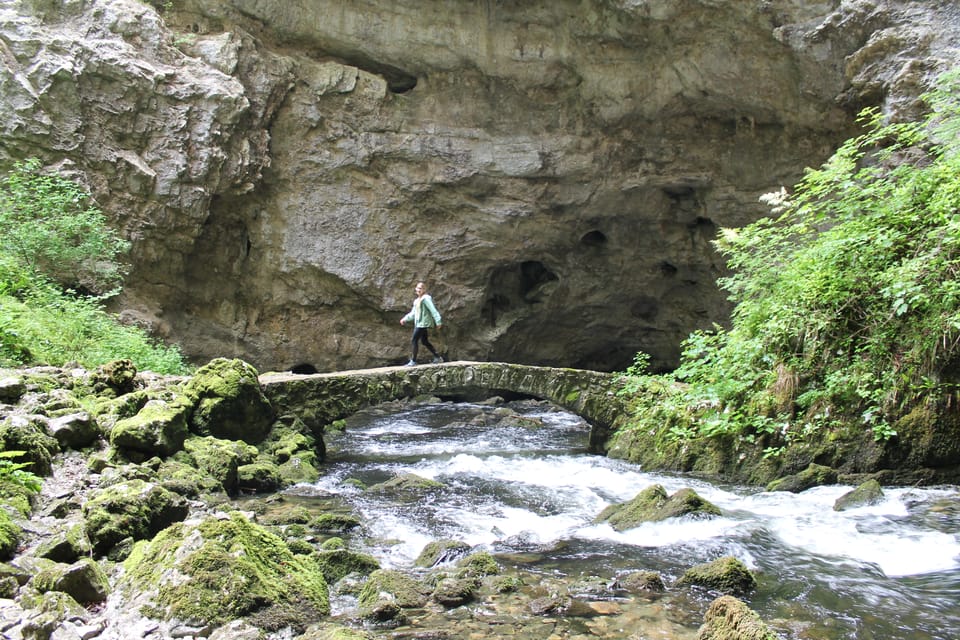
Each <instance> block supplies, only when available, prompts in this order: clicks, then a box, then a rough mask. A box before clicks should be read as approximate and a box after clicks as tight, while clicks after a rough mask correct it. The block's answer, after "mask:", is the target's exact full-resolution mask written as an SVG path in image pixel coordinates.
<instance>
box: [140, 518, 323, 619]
mask: <svg viewBox="0 0 960 640" xmlns="http://www.w3.org/2000/svg"><path fill="white" fill-rule="evenodd" d="M124 567H125V569H126V571H127V574H126V576H125V578H124V584H123V586H124V588H125V589H127V590H128V591H143V590H147V589H151V588H153V589H157V597H156V603H155V604H156V607H157V608H156V610H155V613H162V616H160V617H163V618H170V617H176V618H181V619H184V620H190V621H196V622H203V623H207V624H211V625H217V624H223V623H225V622H228V621H230V620H233V619H236V618H239V617H244V616H248V615H251V614H253V613H255V612H258V611H259V612H262V611H265V610H268V609H271V608H274V607H283V606H284V605H292V606H295V607H299V608H300V610H301V614H300V617H303V615H304V614H306V615H307V617H312V618H314V619H316V618H318V617H320V616H321V615H326V614H328V613H329V611H330V604H329V600H328V594H327V584H326V581H325V580H324V578H323V572H322V570H321V568H320V567H319V566H318V564H317V563H316V561H315V560H313V559H312V557H310V556H305V555H296V554H294V553H293V552H291V550H290V549H289V547H288V546H287V545H286V544H285V543H284V542H283V540H282V539H280V538H279V537H278V536H276V535H274V534H272V533H270V532H269V531H267V530H266V529H264V528H263V527H261V526H259V525H257V524H255V523H253V522H250V521H249V520H247V519H246V518H245V517H244V516H243V515H241V514H239V513H233V514H231V515H230V518H229V519H213V518H211V519H208V520H205V521H203V522H202V523H200V524H199V525H187V524H183V523H180V524H177V525H174V526H172V527H170V528H168V529H166V530H164V531H162V532H161V533H160V534H159V535H158V536H157V537H156V538H154V539H153V540H152V541H150V542H141V543H138V544H137V546H136V547H135V549H134V552H133V553H132V554H131V556H130V557H129V558H128V559H127V561H126V562H125V563H124ZM176 572H179V573H180V574H183V575H185V576H187V577H188V578H189V579H188V580H182V579H177V578H175V577H174V574H175V573H176ZM277 611H279V610H278V609H274V612H275V613H276V612H277Z"/></svg>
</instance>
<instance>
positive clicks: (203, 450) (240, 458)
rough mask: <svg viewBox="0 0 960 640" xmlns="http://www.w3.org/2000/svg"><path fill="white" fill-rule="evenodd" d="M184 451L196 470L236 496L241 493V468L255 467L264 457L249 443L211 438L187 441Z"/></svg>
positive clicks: (196, 438) (184, 444) (189, 439)
mask: <svg viewBox="0 0 960 640" xmlns="http://www.w3.org/2000/svg"><path fill="white" fill-rule="evenodd" d="M183 447H184V450H185V451H186V452H187V454H189V456H190V459H191V460H192V461H193V464H194V466H196V468H197V469H200V470H201V471H203V472H205V473H207V474H208V475H210V476H211V477H212V478H214V479H215V480H217V481H218V482H219V483H220V485H221V486H222V487H223V490H224V491H226V492H227V493H228V494H230V495H236V493H237V492H238V491H239V489H240V484H239V469H240V467H241V466H243V465H247V464H251V463H253V462H254V461H255V460H256V459H257V456H258V455H259V453H260V452H259V451H258V450H257V448H256V447H254V446H253V445H249V444H246V443H245V442H236V441H233V440H223V439H220V438H214V437H211V436H205V437H191V438H187V440H186V441H185V442H184V443H183Z"/></svg>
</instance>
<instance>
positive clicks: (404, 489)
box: [366, 473, 443, 500]
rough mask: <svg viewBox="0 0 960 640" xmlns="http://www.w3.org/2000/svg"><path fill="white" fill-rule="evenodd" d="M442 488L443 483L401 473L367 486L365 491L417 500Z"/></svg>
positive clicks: (413, 474)
mask: <svg viewBox="0 0 960 640" xmlns="http://www.w3.org/2000/svg"><path fill="white" fill-rule="evenodd" d="M441 488H443V484H441V483H439V482H437V481H436V480H430V479H429V478H424V477H422V476H418V475H417V474H415V473H402V474H400V475H398V476H395V477H393V478H390V479H389V480H387V481H386V482H380V483H378V484H375V485H372V486H370V487H367V489H366V491H367V492H369V493H377V494H393V495H394V496H395V497H396V498H397V499H401V500H418V499H420V498H422V497H423V496H424V495H426V494H428V493H430V492H433V491H437V490H438V489H441Z"/></svg>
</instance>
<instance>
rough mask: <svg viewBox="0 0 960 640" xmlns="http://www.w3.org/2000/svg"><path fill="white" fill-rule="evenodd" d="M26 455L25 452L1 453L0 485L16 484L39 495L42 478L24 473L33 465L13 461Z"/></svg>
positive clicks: (27, 472)
mask: <svg viewBox="0 0 960 640" xmlns="http://www.w3.org/2000/svg"><path fill="white" fill-rule="evenodd" d="M25 454H26V452H25V451H0V485H4V484H14V485H17V486H19V487H23V488H24V489H26V490H27V491H28V492H29V493H39V492H40V488H41V484H40V478H38V477H37V476H36V475H34V474H33V473H31V472H29V471H24V469H26V468H27V467H29V466H31V465H32V464H33V463H32V462H14V461H13V460H12V458H19V457H21V456H23V455H25Z"/></svg>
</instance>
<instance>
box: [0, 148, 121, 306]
mask: <svg viewBox="0 0 960 640" xmlns="http://www.w3.org/2000/svg"><path fill="white" fill-rule="evenodd" d="M0 228H2V229H3V230H4V232H3V235H2V236H0V252H2V253H4V254H6V255H7V256H9V257H12V258H13V259H14V260H15V261H16V262H17V263H18V264H19V266H21V267H23V268H24V269H25V270H26V271H27V273H28V274H30V276H31V277H37V276H40V275H43V276H46V277H48V278H51V279H52V280H54V281H55V282H58V283H60V284H61V285H62V286H64V287H71V288H81V289H85V290H88V291H92V292H94V293H104V292H106V291H109V290H111V289H113V288H114V287H116V286H118V285H119V284H120V281H121V280H122V278H123V269H122V267H121V265H120V263H119V262H118V261H117V257H118V256H119V255H120V254H122V253H124V252H125V251H127V250H128V249H129V247H130V245H129V243H128V242H126V241H125V240H123V239H121V238H120V237H119V236H117V235H116V233H115V232H114V231H113V230H111V229H110V227H108V226H107V224H106V219H105V217H104V215H103V213H102V212H101V211H100V209H99V208H97V207H96V205H95V204H94V203H93V202H92V199H91V198H90V194H88V193H87V192H86V191H84V189H83V188H82V187H81V186H80V185H78V184H77V183H75V182H72V181H70V180H68V179H66V178H64V177H63V176H59V175H50V174H45V173H44V172H43V171H42V170H41V166H40V161H39V160H36V159H32V160H27V161H26V162H17V163H15V164H14V166H13V170H11V171H10V172H9V173H8V174H7V176H6V177H5V178H4V179H3V180H2V181H0Z"/></svg>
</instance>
